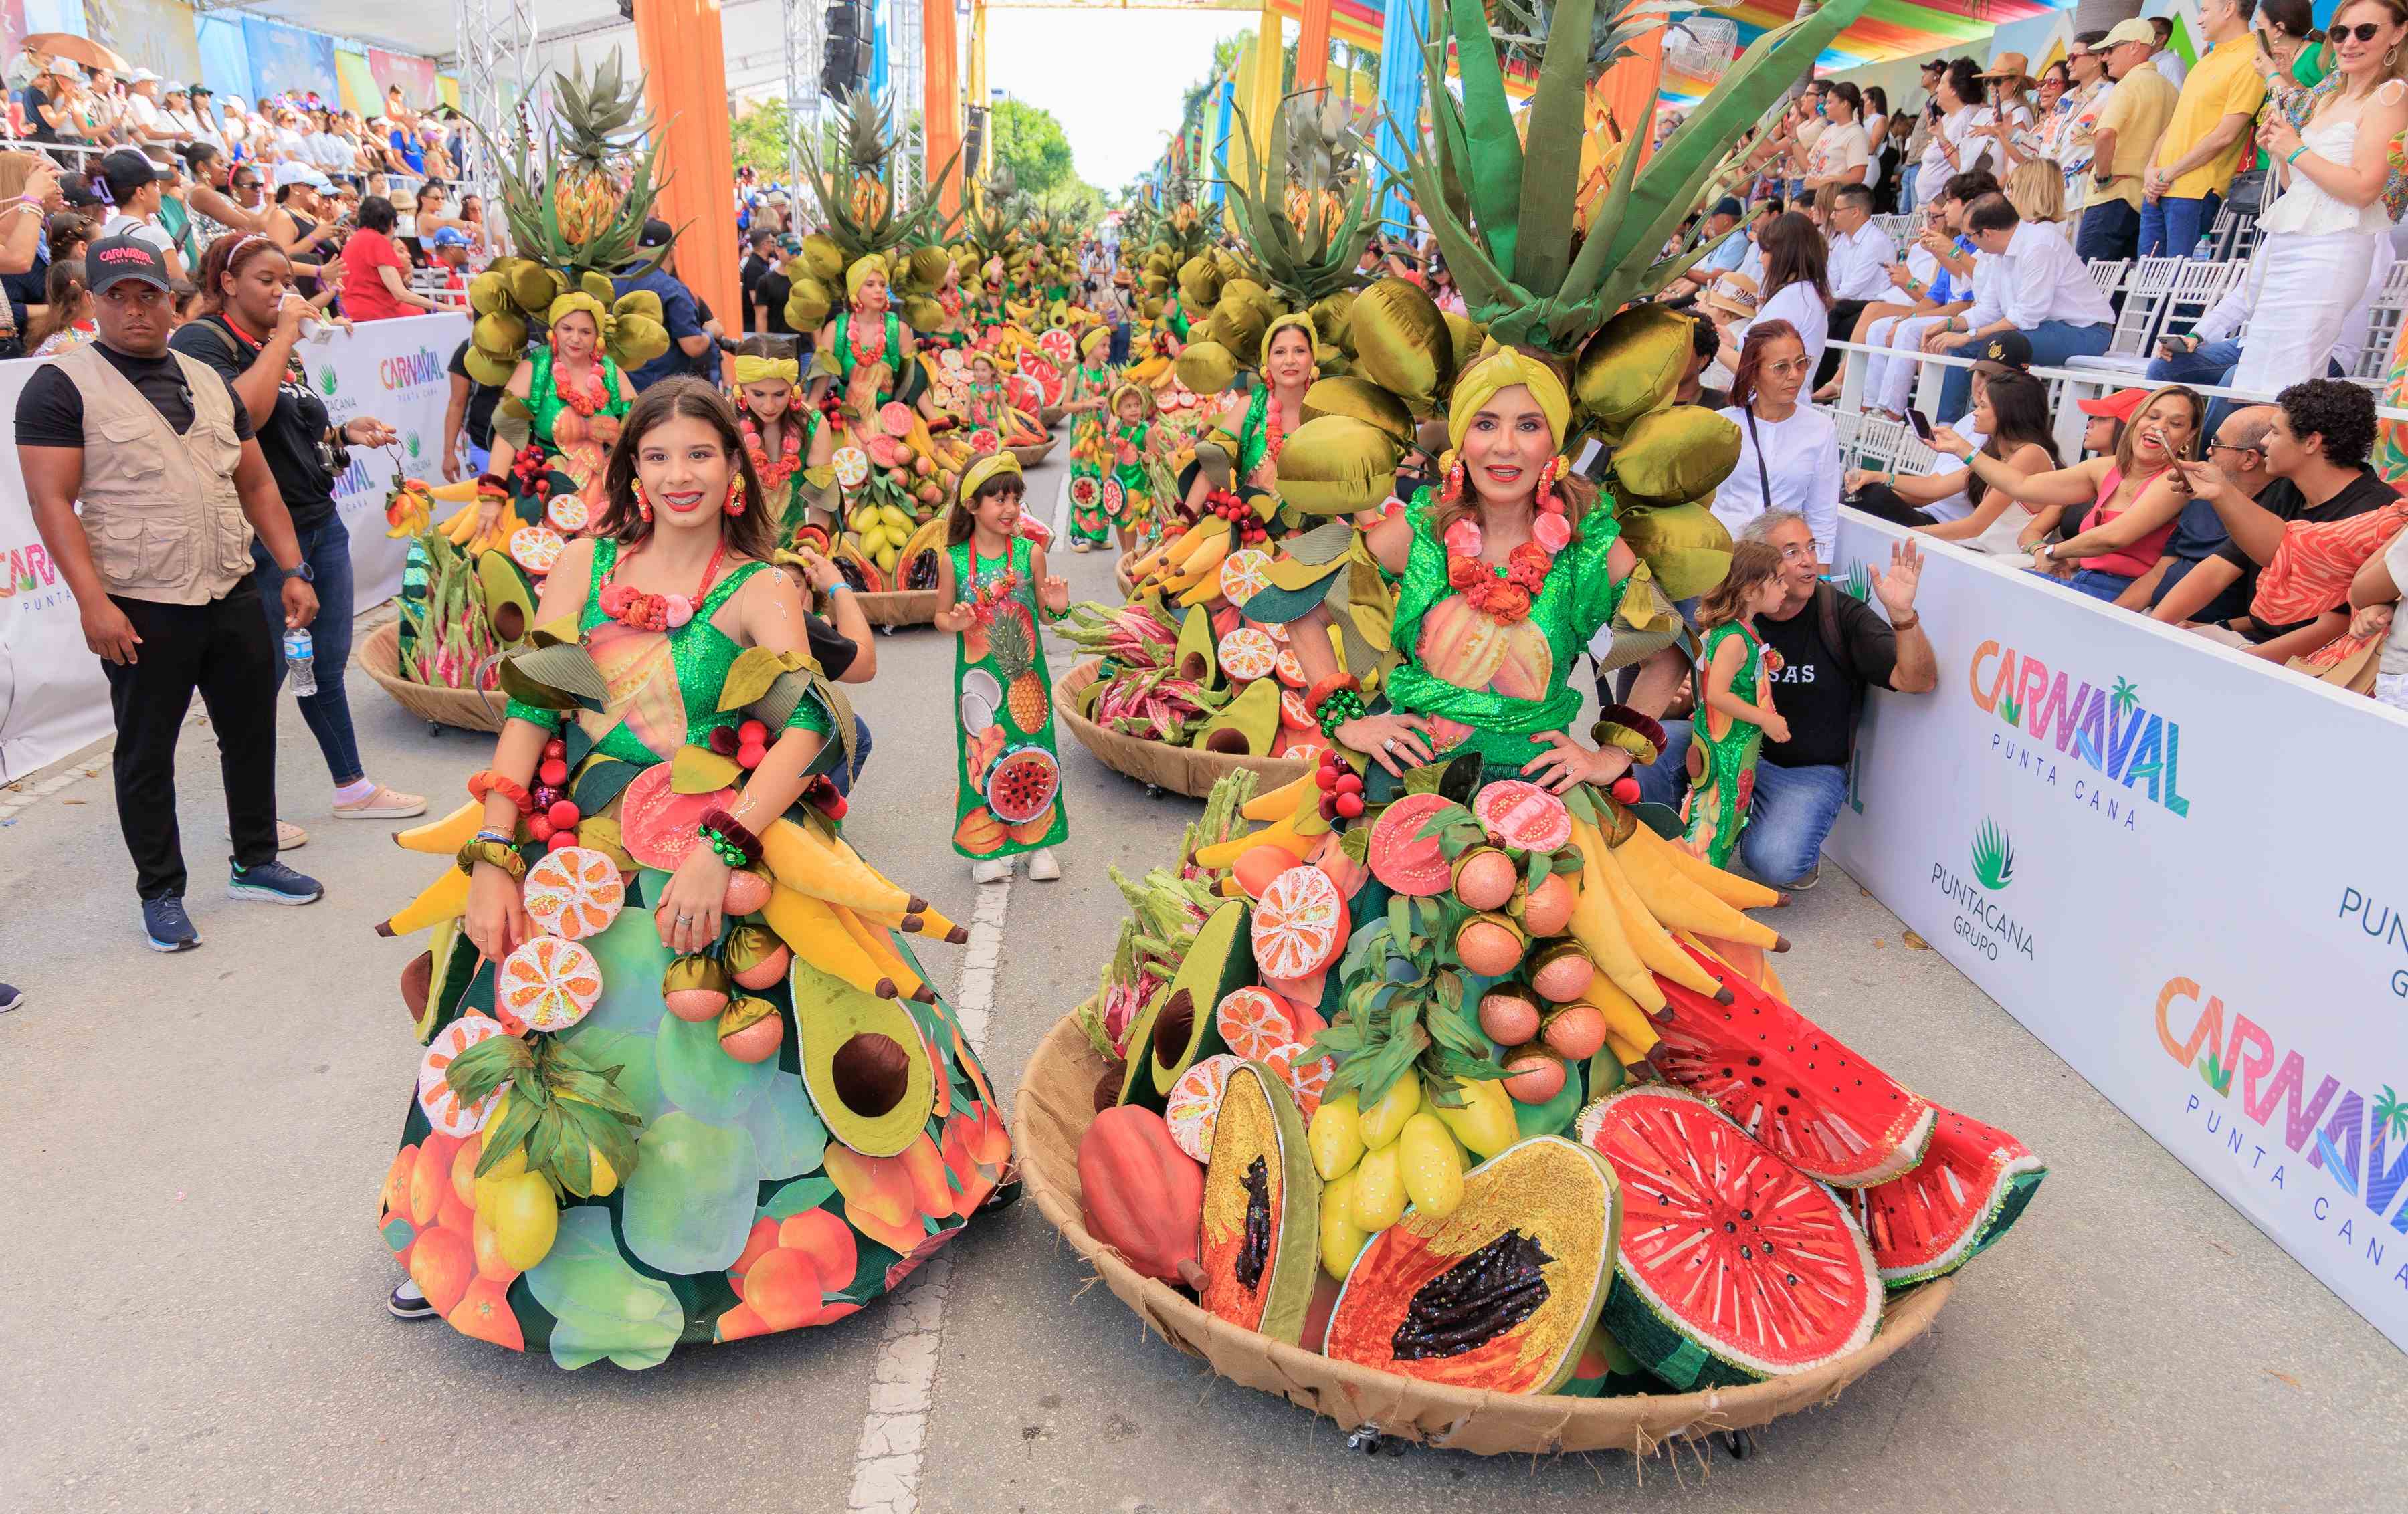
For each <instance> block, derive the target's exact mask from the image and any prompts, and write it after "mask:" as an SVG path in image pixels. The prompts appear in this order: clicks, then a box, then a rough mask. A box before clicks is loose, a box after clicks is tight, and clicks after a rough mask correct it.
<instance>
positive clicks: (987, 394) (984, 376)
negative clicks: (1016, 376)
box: [961, 348, 1011, 432]
mask: <svg viewBox="0 0 2408 1514" xmlns="http://www.w3.org/2000/svg"><path fill="white" fill-rule="evenodd" d="M968 366H969V375H970V378H969V382H968V383H967V384H964V385H963V386H962V407H961V417H962V421H963V423H964V424H966V425H968V426H970V427H972V428H973V429H975V428H976V427H979V426H988V427H992V428H993V429H995V430H996V431H997V432H1001V431H1005V430H1008V429H1010V427H1011V401H1010V400H1008V399H1006V398H1005V397H1004V393H1003V370H1002V369H1001V368H1000V367H999V366H998V365H997V364H996V358H995V354H994V353H993V352H990V351H987V350H984V349H983V348H982V349H980V350H978V351H975V352H972V353H971V354H970V355H969V357H968Z"/></svg>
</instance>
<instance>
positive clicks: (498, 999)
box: [494, 936, 602, 1031]
mask: <svg viewBox="0 0 2408 1514" xmlns="http://www.w3.org/2000/svg"><path fill="white" fill-rule="evenodd" d="M601 997H602V969H601V967H600V966H599V965H597V964H595V961H594V953H593V952H591V951H588V950H585V949H584V948H583V947H582V946H580V945H579V944H578V943H577V942H575V941H564V940H562V939H561V938H560V937H559V936H537V937H536V938H535V939H534V940H532V941H529V942H528V943H526V944H525V945H524V946H523V947H521V948H519V949H518V950H516V951H513V952H511V953H510V954H509V956H507V957H505V958H503V959H502V970H501V972H500V973H498V974H497V975H495V984H494V1001H495V1003H496V1004H498V1005H500V1006H502V1007H504V1008H506V1009H508V1010H509V1012H510V1013H512V1014H514V1015H516V1016H518V1017H519V1018H520V1019H521V1020H523V1021H526V1022H527V1024H528V1026H529V1027H530V1028H532V1029H535V1030H539V1031H559V1030H566V1029H567V1028H568V1027H569V1026H571V1025H574V1024H576V1023H577V1022H578V1021H581V1020H583V1019H584V1018H585V1017H586V1015H587V1014H588V1013H590V1012H591V1011H592V1010H593V1008H594V1006H595V1001H597V1000H599V999H600V998H601Z"/></svg>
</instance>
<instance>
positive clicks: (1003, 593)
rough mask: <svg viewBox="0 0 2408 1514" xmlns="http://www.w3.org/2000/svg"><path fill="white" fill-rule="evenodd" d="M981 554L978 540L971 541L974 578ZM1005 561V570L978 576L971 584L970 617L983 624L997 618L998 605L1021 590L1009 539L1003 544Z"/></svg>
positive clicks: (971, 568)
mask: <svg viewBox="0 0 2408 1514" xmlns="http://www.w3.org/2000/svg"><path fill="white" fill-rule="evenodd" d="M979 555H980V553H979V550H978V543H977V542H976V541H972V542H971V543H970V572H971V575H972V577H973V578H976V575H977V573H978V559H979ZM1003 561H1004V564H1005V566H1004V571H1002V572H1001V573H996V574H992V575H989V576H988V577H986V578H977V581H975V582H974V583H972V584H971V585H970V597H969V600H968V609H969V612H970V618H971V619H972V620H974V621H977V622H978V623H979V624H981V625H986V624H988V623H990V622H991V621H994V619H995V607H996V606H997V605H999V604H1001V603H1003V601H1005V600H1007V599H1010V598H1011V596H1012V595H1013V594H1014V593H1018V592H1019V589H1020V575H1019V573H1018V572H1016V571H1014V570H1013V569H1012V568H1011V542H1009V541H1007V542H1005V543H1004V544H1003Z"/></svg>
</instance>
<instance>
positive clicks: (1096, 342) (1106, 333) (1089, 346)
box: [1079, 326, 1112, 357]
mask: <svg viewBox="0 0 2408 1514" xmlns="http://www.w3.org/2000/svg"><path fill="white" fill-rule="evenodd" d="M1111 342H1112V333H1111V327H1109V326H1097V328H1096V329H1095V330H1093V331H1091V332H1089V333H1087V335H1085V336H1082V337H1080V338H1079V355H1080V356H1081V357H1094V356H1095V355H1096V349H1097V348H1098V347H1110V346H1111Z"/></svg>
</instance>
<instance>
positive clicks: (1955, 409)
mask: <svg viewBox="0 0 2408 1514" xmlns="http://www.w3.org/2000/svg"><path fill="white" fill-rule="evenodd" d="M2114 336H2115V328H2114V327H2113V326H2111V325H2109V324H2108V323H2107V322H2106V321H2100V322H2099V323H2098V324H2097V325H2095V326H2074V325H2069V324H2067V323H2066V322H2065V321H2042V322H2041V323H2040V324H2039V325H2037V326H2034V327H2032V328H2031V330H2029V331H2028V332H2025V333H2024V339H2025V340H2026V341H2028V342H2029V343H2031V352H2032V357H2031V360H2032V366H2034V367H2036V368H2054V367H2057V365H2059V364H2062V363H2064V362H2065V360H2066V359H2067V358H2070V357H2097V356H2098V355H2099V354H2100V353H2101V352H2104V351H2105V350H2107V344H2108V342H2109V341H2111V340H2113V339H2114ZM1959 355H1960V356H1961V355H1962V354H1961V353H1960V354H1959ZM1972 397H1973V370H1972V369H1971V368H1951V369H1949V370H1948V378H1947V379H1946V380H1945V381H1944V382H1942V384H1941V386H1940V413H1941V414H1942V415H1963V414H1964V413H1965V412H1966V411H1967V410H1969V409H1971V407H1972Z"/></svg>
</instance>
